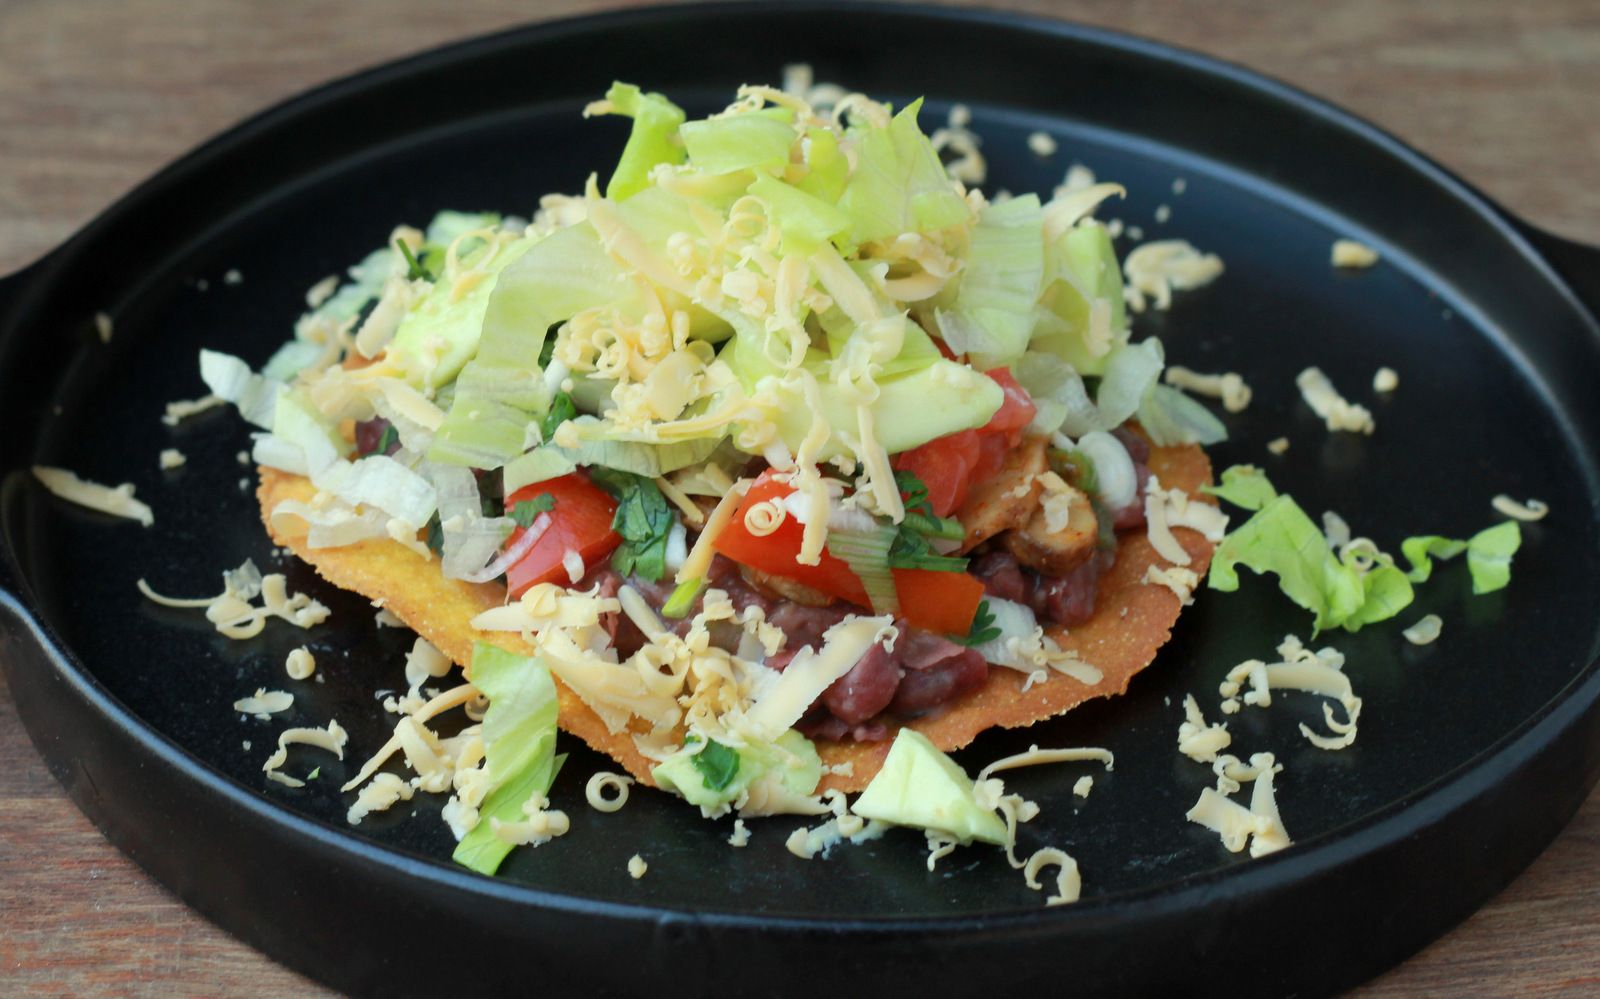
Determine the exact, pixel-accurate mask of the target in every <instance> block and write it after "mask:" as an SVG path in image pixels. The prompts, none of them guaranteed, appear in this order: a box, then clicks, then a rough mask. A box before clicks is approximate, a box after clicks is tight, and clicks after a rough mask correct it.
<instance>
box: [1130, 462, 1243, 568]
mask: <svg viewBox="0 0 1600 999" xmlns="http://www.w3.org/2000/svg"><path fill="white" fill-rule="evenodd" d="M1144 514H1145V521H1146V523H1147V525H1148V536H1149V538H1150V546H1151V547H1152V548H1154V549H1155V550H1156V554H1158V555H1160V556H1161V557H1162V558H1164V559H1166V560H1167V561H1168V562H1171V563H1173V564H1174V565H1180V566H1186V565H1188V564H1189V562H1190V561H1191V559H1190V558H1189V552H1188V551H1187V550H1185V549H1184V547H1183V545H1182V544H1180V543H1179V542H1178V539H1177V538H1176V537H1174V536H1173V534H1172V528H1174V527H1187V528H1190V529H1192V530H1195V531H1198V532H1199V533H1200V534H1201V535H1202V536H1203V537H1204V538H1205V539H1206V540H1207V541H1210V542H1212V543H1216V542H1219V541H1221V540H1222V538H1223V535H1224V534H1226V533H1227V531H1228V515H1227V514H1225V513H1223V512H1222V511H1221V510H1219V509H1218V508H1217V507H1215V506H1212V505H1211V504H1209V503H1200V502H1195V501H1191V500H1190V498H1189V494H1188V493H1186V492H1184V491H1183V490H1182V489H1163V488H1161V483H1160V482H1159V481H1157V479H1156V477H1155V476H1154V475H1152V476H1150V478H1149V479H1148V480H1146V482H1145V494H1144ZM1196 581H1197V582H1198V578H1197V580H1196Z"/></svg>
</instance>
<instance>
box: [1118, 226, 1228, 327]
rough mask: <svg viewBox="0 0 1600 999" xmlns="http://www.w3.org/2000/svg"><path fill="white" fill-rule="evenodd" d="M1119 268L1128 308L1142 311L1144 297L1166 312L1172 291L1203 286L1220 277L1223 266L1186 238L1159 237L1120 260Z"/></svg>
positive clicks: (1214, 257) (1216, 258)
mask: <svg viewBox="0 0 1600 999" xmlns="http://www.w3.org/2000/svg"><path fill="white" fill-rule="evenodd" d="M1122 271H1123V273H1124V274H1125V275H1127V278H1128V285H1127V287H1126V288H1124V289H1123V291H1124V294H1125V295H1126V297H1127V300H1128V306H1129V308H1131V309H1133V311H1135V312H1143V311H1144V310H1145V303H1146V298H1147V297H1148V298H1150V299H1153V300H1154V303H1153V304H1154V305H1155V307H1156V308H1157V309H1158V310H1161V311H1165V310H1166V309H1168V308H1170V307H1171V305H1172V293H1173V292H1174V291H1189V290H1191V289H1194V288H1202V287H1204V286H1206V285H1208V284H1210V283H1211V282H1213V281H1215V280H1216V279H1217V278H1218V277H1220V276H1221V274H1222V271H1223V267H1222V258H1220V257H1218V256H1217V255H1216V254H1214V253H1201V252H1200V251H1199V250H1197V249H1195V247H1194V246H1193V245H1192V244H1190V243H1189V242H1188V241H1187V240H1182V239H1162V240H1155V241H1153V242H1149V243H1145V244H1143V245H1142V246H1139V247H1136V248H1135V249H1134V250H1133V251H1132V252H1130V253H1129V254H1128V257H1127V259H1126V260H1124V261H1123V262H1122Z"/></svg>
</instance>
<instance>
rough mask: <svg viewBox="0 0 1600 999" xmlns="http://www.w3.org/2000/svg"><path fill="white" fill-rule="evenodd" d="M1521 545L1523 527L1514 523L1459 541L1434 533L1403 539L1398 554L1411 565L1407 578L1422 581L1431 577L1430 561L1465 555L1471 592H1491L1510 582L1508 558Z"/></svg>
mask: <svg viewBox="0 0 1600 999" xmlns="http://www.w3.org/2000/svg"><path fill="white" fill-rule="evenodd" d="M1521 546H1522V528H1521V527H1519V526H1518V525H1517V522H1516V521H1514V520H1508V521H1505V522H1504V523H1500V524H1496V525H1495V526H1493V527H1486V528H1484V529H1483V530H1481V531H1479V532H1478V533H1477V534H1474V535H1473V536H1472V537H1470V538H1468V539H1467V540H1466V541H1459V540H1457V539H1454V538H1446V537H1441V536H1439V535H1437V534H1430V535H1423V536H1419V537H1414V538H1406V539H1405V540H1404V541H1402V542H1400V552H1401V554H1403V555H1404V556H1405V557H1406V561H1407V562H1410V563H1411V571H1410V572H1409V573H1407V577H1408V578H1409V579H1410V580H1411V581H1412V582H1415V583H1420V582H1424V581H1426V580H1427V579H1428V577H1429V576H1431V575H1432V574H1433V559H1440V560H1448V559H1452V558H1455V557H1456V556H1457V555H1460V554H1461V553H1462V552H1466V553H1467V573H1468V574H1469V575H1470V576H1471V577H1472V592H1473V593H1475V594H1483V593H1492V592H1494V591H1495V590H1499V589H1502V588H1504V587H1505V585H1506V584H1507V583H1509V582H1510V581H1511V556H1513V555H1515V554H1516V552H1517V549H1518V548H1520V547H1521Z"/></svg>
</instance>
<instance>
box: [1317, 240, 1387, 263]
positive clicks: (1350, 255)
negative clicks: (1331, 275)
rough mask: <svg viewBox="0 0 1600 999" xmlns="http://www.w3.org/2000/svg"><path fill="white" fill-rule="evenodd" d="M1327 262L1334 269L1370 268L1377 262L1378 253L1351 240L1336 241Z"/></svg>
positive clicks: (1363, 244)
mask: <svg viewBox="0 0 1600 999" xmlns="http://www.w3.org/2000/svg"><path fill="white" fill-rule="evenodd" d="M1329 260H1330V262H1331V263H1332V264H1333V266H1335V267H1356V268H1360V267H1371V266H1372V265H1373V264H1375V263H1377V262H1378V251H1377V250H1374V249H1373V248H1372V247H1370V246H1368V245H1366V244H1365V243H1358V242H1356V241H1355V240H1353V239H1336V240H1334V241H1333V249H1332V251H1331V252H1330V253H1329Z"/></svg>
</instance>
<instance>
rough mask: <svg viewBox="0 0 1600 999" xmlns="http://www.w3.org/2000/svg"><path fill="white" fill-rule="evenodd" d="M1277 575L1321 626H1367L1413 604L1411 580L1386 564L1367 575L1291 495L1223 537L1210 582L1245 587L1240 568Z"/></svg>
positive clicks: (1216, 586)
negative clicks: (1340, 553) (1337, 550)
mask: <svg viewBox="0 0 1600 999" xmlns="http://www.w3.org/2000/svg"><path fill="white" fill-rule="evenodd" d="M1240 565H1243V566H1245V567H1246V568H1248V569H1251V570H1252V571H1254V572H1257V573H1261V574H1263V575H1264V574H1266V573H1272V574H1274V575H1276V576H1277V577H1278V586H1279V588H1280V589H1282V590H1283V592H1284V595H1285V596H1287V597H1288V598H1289V599H1290V600H1293V601H1294V602H1295V603H1297V604H1299V605H1300V606H1301V607H1304V608H1305V609H1306V610H1309V611H1311V612H1312V613H1313V614H1315V615H1316V621H1315V630H1316V631H1318V632H1321V631H1325V630H1327V629H1329V628H1337V627H1343V628H1345V629H1346V630H1347V631H1358V630H1360V628H1361V627H1362V626H1363V625H1367V624H1371V623H1373V622H1375V621H1382V620H1385V619H1387V618H1390V617H1393V616H1394V615H1395V614H1397V613H1399V612H1400V611H1401V610H1402V609H1404V608H1405V607H1406V606H1407V605H1409V604H1410V603H1411V600H1412V597H1413V594H1412V591H1411V584H1410V582H1409V581H1408V580H1407V579H1406V578H1405V573H1403V572H1401V571H1400V570H1399V569H1398V568H1396V567H1394V566H1393V565H1386V564H1383V563H1381V562H1380V564H1379V565H1376V566H1374V567H1373V568H1372V570H1371V571H1370V572H1368V573H1366V575H1365V577H1364V576H1363V574H1362V573H1360V572H1359V571H1357V570H1356V569H1355V568H1354V567H1352V566H1350V565H1346V564H1345V563H1342V562H1340V561H1339V559H1338V557H1337V556H1335V555H1334V553H1333V550H1332V549H1331V548H1329V547H1328V541H1327V538H1326V537H1324V536H1323V533H1322V529H1321V528H1320V527H1318V526H1317V525H1316V524H1315V523H1313V522H1312V520H1311V518H1310V517H1308V516H1306V513H1305V511H1304V510H1301V509H1300V506H1299V504H1297V503H1295V501H1294V500H1293V499H1292V498H1291V497H1289V496H1282V495H1280V496H1278V497H1277V498H1276V499H1273V500H1271V501H1269V502H1267V503H1266V504H1265V505H1263V506H1262V507H1261V509H1259V510H1257V511H1256V513H1255V514H1254V515H1253V516H1251V518H1250V519H1249V520H1247V521H1245V522H1244V523H1243V524H1241V525H1240V526H1239V527H1238V528H1236V529H1235V530H1233V531H1232V532H1230V533H1229V534H1228V536H1227V537H1226V538H1223V539H1222V543H1221V544H1220V545H1218V546H1217V550H1216V554H1215V555H1214V556H1213V557H1212V562H1211V573H1210V577H1209V582H1208V585H1209V586H1210V587H1211V588H1212V589H1214V590H1221V591H1223V592H1232V591H1234V590H1237V589H1238V588H1239V575H1238V569H1237V567H1238V566H1240Z"/></svg>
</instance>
